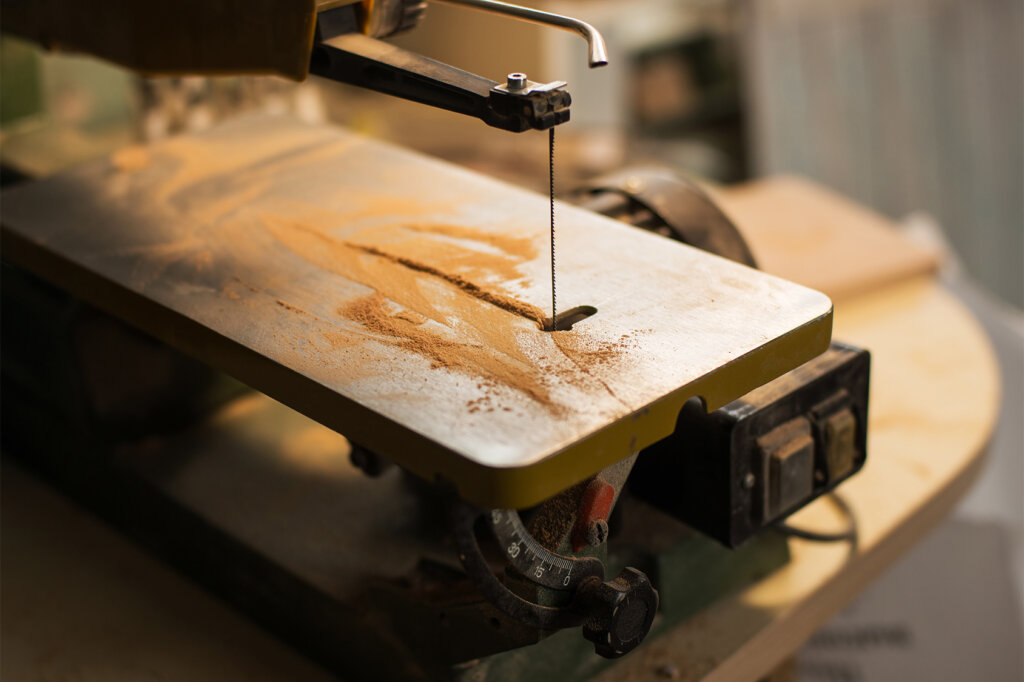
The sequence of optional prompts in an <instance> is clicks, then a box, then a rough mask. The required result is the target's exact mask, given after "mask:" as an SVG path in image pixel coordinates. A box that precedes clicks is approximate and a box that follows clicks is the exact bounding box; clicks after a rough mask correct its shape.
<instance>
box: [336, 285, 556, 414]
mask: <svg viewBox="0 0 1024 682" xmlns="http://www.w3.org/2000/svg"><path fill="white" fill-rule="evenodd" d="M338 312H339V313H341V314H342V315H344V316H345V317H347V318H349V319H350V320H353V321H355V322H358V323H359V324H361V325H363V326H364V327H366V328H367V329H369V330H371V331H373V332H375V333H376V334H379V335H380V336H382V337H384V338H385V339H386V342H387V343H389V344H391V345H394V346H397V347H399V348H404V349H405V350H409V351H412V352H414V353H417V354H419V355H422V356H424V357H426V358H429V359H430V360H431V364H430V366H431V368H433V369H439V368H444V369H452V370H463V371H466V370H468V371H470V372H471V373H473V374H477V375H481V374H482V375H483V376H485V377H486V378H488V379H490V380H492V381H494V382H497V383H500V384H503V385H506V386H511V387H514V388H516V389H518V390H520V391H522V392H523V393H526V394H527V395H528V396H530V397H531V398H533V399H534V400H536V401H537V402H540V403H541V404H543V405H545V406H548V407H554V405H553V404H552V402H551V395H550V393H549V392H548V390H547V388H545V387H544V386H543V385H542V384H541V383H540V382H539V381H538V380H537V378H536V376H535V375H534V373H533V372H532V371H531V369H530V368H528V367H521V366H516V365H515V364H513V363H510V362H508V360H507V359H506V358H502V357H501V356H498V355H495V354H494V353H492V352H491V351H490V349H488V348H480V347H475V346H471V345H467V344H466V343H464V342H462V341H456V340H451V339H446V338H444V337H442V336H441V335H440V334H438V333H435V332H433V331H432V330H430V329H428V328H426V327H425V326H424V325H420V324H416V323H414V322H410V321H409V320H408V319H407V318H405V317H403V316H402V315H401V314H395V313H392V312H391V311H390V310H389V301H388V299H386V298H385V297H384V296H383V295H381V294H379V293H378V294H371V295H370V296H366V297H364V298H360V299H358V300H356V301H354V302H352V303H349V304H347V305H343V306H342V307H341V308H340V309H339V310H338Z"/></svg>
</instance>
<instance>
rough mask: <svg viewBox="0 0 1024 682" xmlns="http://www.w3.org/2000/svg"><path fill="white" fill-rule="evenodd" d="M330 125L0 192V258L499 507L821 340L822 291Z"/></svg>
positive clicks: (234, 133)
mask: <svg viewBox="0 0 1024 682" xmlns="http://www.w3.org/2000/svg"><path fill="white" fill-rule="evenodd" d="M547 211H548V207H547V202H546V201H545V200H544V199H543V198H541V197H538V196H537V195H534V194H532V193H530V192H526V191H522V190H519V189H515V188H512V187H509V186H507V185H503V184H501V183H498V182H496V181H494V180H489V179H486V178H482V177H480V176H477V175H474V174H471V173H469V172H467V171H464V170H461V169H458V168H455V167H453V166H450V165H447V164H443V163H441V162H438V161H434V160H431V159H427V158H424V157H421V156H418V155H416V154H413V153H410V152H406V151H403V150H400V149H397V148H394V147H390V146H388V145H385V144H382V143H379V142H374V141H371V140H369V139H366V138H361V137H358V136H356V135H353V134H350V133H347V132H344V131H342V130H339V129H335V128H328V127H321V126H307V125H303V124H300V123H296V122H290V121H287V120H281V119H270V118H261V119H250V120H246V121H242V122H238V123H235V124H233V125H230V126H228V127H225V128H221V129H219V130H218V131H216V132H213V133H210V134H207V135H202V136H198V137H185V138H180V139H172V140H168V141H166V142H162V143H158V144H155V145H152V146H149V147H146V148H134V149H132V148H130V149H126V150H122V151H121V152H119V153H117V154H115V155H114V156H113V157H111V158H110V159H108V160H105V161H102V162H99V163H95V164H92V165H88V166H85V167H83V168H80V169H77V170H74V171H72V172H69V173H65V174H61V175H58V176H56V177H53V178H49V179H47V180H44V181H41V182H37V183H32V184H30V185H28V186H24V187H18V188H14V189H13V190H12V191H10V192H6V193H5V194H4V213H3V250H4V257H5V258H6V259H8V260H9V261H11V262H13V263H15V264H17V265H20V266H22V267H24V268H26V269H28V270H29V271H31V272H33V273H35V274H36V275H38V276H40V277H42V278H43V279H45V280H48V281H50V282H52V283H55V284H57V285H58V286H59V287H61V288H62V289H65V290H67V291H73V292H76V293H78V294H79V295H80V296H81V297H82V298H83V299H84V300H86V301H87V302H89V303H91V304H93V305H95V306H97V307H98V308H100V309H101V310H104V311H106V312H108V313H110V314H112V315H114V316H115V317H119V318H121V319H123V320H125V321H127V322H128V323H129V324H131V325H133V326H136V327H138V328H140V329H141V330H142V331H144V332H147V333H149V334H152V335H153V336H155V337H157V338H158V339H161V340H163V341H166V342H168V343H169V344H170V345H171V346H174V347H177V348H179V349H180V350H183V351H185V352H186V353H187V354H189V355H192V356H193V357H195V358H197V359H199V360H201V361H203V362H205V363H207V364H209V365H211V366H213V367H215V368H218V369H222V370H224V371H226V372H228V373H229V374H231V375H233V376H235V377H237V378H238V379H240V380H242V381H244V382H245V383H247V384H249V385H250V386H252V387H254V388H256V389H258V390H260V391H262V392H264V393H266V394H267V395H269V396H271V397H273V398H275V399H277V400H279V401H281V402H283V403H285V404H286V405H288V406H290V407H293V408H294V409H296V410H298V411H299V412H302V413H303V414H306V415H308V416H310V417H312V418H314V419H316V420H317V421H319V422H320V423H322V424H324V425H326V426H328V427H330V428H332V429H334V430H335V431H337V432H338V433H342V434H345V435H346V436H347V437H348V438H349V439H350V440H351V441H352V442H355V443H358V444H359V445H361V446H363V447H364V448H367V449H369V450H371V451H373V452H375V453H377V454H379V455H381V456H383V457H385V458H387V459H389V460H393V461H394V462H396V463H398V464H400V465H401V466H403V467H404V468H406V469H408V470H409V471H412V472H413V473H415V474H418V475H419V476H421V477H423V478H425V479H427V480H429V481H435V480H444V481H447V482H449V483H451V484H453V485H454V486H455V487H456V488H457V490H458V493H459V495H460V496H462V497H463V498H464V499H466V500H468V501H470V502H473V503H475V504H477V505H479V506H481V507H484V508H523V507H528V506H530V505H533V504H536V503H538V502H540V501H542V500H545V499H547V498H549V497H551V496H552V495H554V494H556V493H558V492H560V491H562V490H564V489H566V488H568V487H569V486H571V485H573V484H575V483H577V482H579V481H581V480H583V479H585V478H587V477H588V476H590V475H592V474H595V473H596V472H598V471H600V470H601V469H603V468H605V467H607V466H609V465H611V464H613V463H615V462H617V461H619V460H622V459H624V458H626V457H628V456H630V455H631V454H633V453H635V452H637V451H639V450H640V449H642V448H644V447H646V446H648V445H650V444H652V443H654V442H656V441H658V440H661V439H662V438H664V437H666V436H668V435H670V434H671V433H672V431H673V430H674V428H675V423H676V419H677V416H678V414H679V410H680V408H681V407H682V405H683V403H684V402H685V401H686V400H688V399H689V398H692V397H695V396H699V397H700V398H702V399H703V401H704V403H705V405H706V407H707V409H708V410H715V409H718V408H719V407H721V406H722V405H725V404H726V403H728V402H730V401H732V400H735V399H736V398H738V397H740V396H741V395H743V394H745V393H747V392H748V391H750V390H752V389H754V388H756V387H758V386H761V385H762V384H765V383H767V382H768V381H770V380H772V379H774V378H775V377H777V376H780V375H781V374H783V373H785V372H787V371H789V370H790V369H792V368H794V367H797V366H798V365H801V364H803V363H804V362H805V361H807V360H809V359H811V358H813V357H815V356H816V355H818V354H819V353H821V352H823V351H824V350H825V349H826V348H827V347H828V344H829V340H830V334H831V324H832V304H831V301H830V300H829V299H828V298H827V297H826V296H824V295H822V294H820V293H818V292H815V291H813V290H810V289H807V288H805V287H802V286H799V285H796V284H792V283H790V282H787V281H785V280H782V279H779V278H777V277H774V276H772V275H768V274H765V273H763V272H759V271H756V270H752V269H750V268H747V267H745V266H742V265H738V264H735V263H733V262H731V261H727V260H725V259H723V258H719V257H716V256H713V255H710V254H707V253H705V252H703V251H700V250H698V249H695V248H691V247H688V246H685V245H682V244H678V243H674V242H671V241H668V240H666V239H664V238H662V237H659V236H656V235H651V234H646V233H643V232H640V231H639V230H636V229H633V228H630V227H628V226H625V225H622V224H620V223H617V222H615V221H612V220H610V219H606V218H603V217H601V216H598V215H596V214H593V213H590V212H586V211H582V210H580V209H576V208H573V207H571V206H567V205H559V207H558V217H557V224H558V272H559V275H560V277H559V285H560V286H559V296H560V299H561V300H562V301H563V306H564V307H565V308H566V309H569V308H574V307H580V306H588V307H589V308H591V309H594V308H596V312H595V313H593V314H592V315H591V316H590V317H587V318H586V319H584V320H582V321H581V322H578V323H577V324H576V325H575V326H574V327H573V328H572V329H571V330H566V331H558V332H554V333H549V332H545V331H543V330H542V328H543V326H544V318H545V312H544V306H545V305H546V304H547V302H548V301H549V300H550V295H551V290H550V278H549V275H548V267H549V261H548V255H547V252H546V250H545V248H544V246H545V245H546V243H547V219H546V217H547Z"/></svg>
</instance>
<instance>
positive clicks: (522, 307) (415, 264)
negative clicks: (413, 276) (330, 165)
mask: <svg viewBox="0 0 1024 682" xmlns="http://www.w3.org/2000/svg"><path fill="white" fill-rule="evenodd" d="M348 246H351V247H352V248H354V249H358V250H359V251H363V252H364V253H370V254H373V255H374V256H380V257H381V258H386V259H388V260H390V261H392V262H394V263H398V264H400V265H404V266H405V267H407V268H409V269H410V270H415V271H417V272H422V273H425V274H428V275H431V276H433V277H438V278H440V279H443V280H445V281H446V282H448V283H449V284H454V285H455V286H457V287H458V288H459V289H461V290H462V291H464V292H465V293H467V294H469V295H470V296H472V297H473V298H477V299H480V300H481V301H485V302H487V303H490V304H491V305H493V306H497V307H499V308H501V309H502V310H507V311H508V312H510V313H514V314H516V315H518V316H519V317H523V318H526V319H528V320H533V321H534V322H536V323H537V327H538V328H539V329H543V328H544V311H543V310H541V309H540V308H538V307H537V306H535V305H531V304H529V303H524V302H523V301H519V300H516V299H514V298H512V297H511V296H505V295H503V294H499V293H496V292H494V291H490V290H488V289H485V288H483V287H481V286H479V285H477V284H474V283H473V282H470V281H469V280H467V279H465V278H464V277H460V276H459V275H453V274H450V273H447V272H444V271H443V270H439V269H438V268H435V267H433V266H430V265H427V264H426V263H422V262H420V261H416V260H413V259H411V258H405V257H402V256H396V255H394V254H390V253H387V252H385V251H382V250H381V249H378V248H376V247H373V246H362V245H360V244H351V243H349V244H348Z"/></svg>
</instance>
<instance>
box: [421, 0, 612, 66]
mask: <svg viewBox="0 0 1024 682" xmlns="http://www.w3.org/2000/svg"><path fill="white" fill-rule="evenodd" d="M436 1H437V2H447V3H448V4H450V5H466V6H467V7H476V8H477V9H482V10H485V11H487V12H494V13H496V14H505V15H508V16H510V17H515V18H517V19H522V20H523V21H529V22H532V23H534V24H542V25H544V26H554V27H555V28H561V29H564V30H566V31H572V32H573V33H578V34H580V35H581V36H583V37H584V38H585V39H586V41H587V45H589V46H590V54H589V57H588V61H589V63H590V68H592V69H593V68H596V67H598V66H604V65H605V64H607V63H608V49H607V48H606V47H605V44H604V38H602V37H601V34H600V33H598V32H597V29H596V28H594V27H593V26H591V25H590V24H588V23H587V22H585V21H580V20H579V19H573V18H572V17H565V16H562V15H560V14H552V13H550V12H542V11H540V10H538V9H530V8H529V7H520V6H519V5H511V4H509V3H507V2H499V1H498V0H436Z"/></svg>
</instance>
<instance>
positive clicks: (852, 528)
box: [775, 492, 858, 546]
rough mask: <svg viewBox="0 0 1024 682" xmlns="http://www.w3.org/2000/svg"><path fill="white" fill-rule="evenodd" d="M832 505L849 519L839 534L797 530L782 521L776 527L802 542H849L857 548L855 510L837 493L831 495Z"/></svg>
mask: <svg viewBox="0 0 1024 682" xmlns="http://www.w3.org/2000/svg"><path fill="white" fill-rule="evenodd" d="M827 499H829V500H830V501H831V502H832V504H834V505H835V506H836V507H837V508H838V509H839V511H840V512H842V514H843V516H845V517H846V518H847V527H846V530H843V531H839V532H837V533H821V532H818V531H813V530H807V529H805V528H797V527H796V526H791V525H789V524H788V523H786V522H785V521H780V522H778V523H776V524H775V527H776V528H777V529H778V530H780V531H781V532H783V533H785V534H786V535H790V536H792V537H795V538H800V539H801V540H810V541H811V542H849V543H850V544H852V545H854V546H856V545H857V539H858V537H857V536H858V529H857V515H856V514H854V513H853V509H851V508H850V505H849V504H847V502H846V500H844V499H843V498H842V497H840V496H839V495H838V494H837V493H835V492H832V493H829V495H828V498H827Z"/></svg>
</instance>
